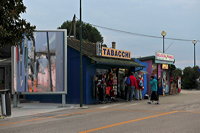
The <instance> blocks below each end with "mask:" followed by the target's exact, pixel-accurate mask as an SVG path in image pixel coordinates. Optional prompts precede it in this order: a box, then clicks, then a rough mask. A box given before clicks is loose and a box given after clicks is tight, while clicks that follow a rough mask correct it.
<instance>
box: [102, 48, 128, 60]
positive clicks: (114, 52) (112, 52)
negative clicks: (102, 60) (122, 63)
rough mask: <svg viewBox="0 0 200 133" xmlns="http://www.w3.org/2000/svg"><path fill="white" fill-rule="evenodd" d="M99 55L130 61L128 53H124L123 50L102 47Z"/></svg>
mask: <svg viewBox="0 0 200 133" xmlns="http://www.w3.org/2000/svg"><path fill="white" fill-rule="evenodd" d="M101 55H102V56H105V57H114V58H123V59H131V52H130V51H124V50H118V49H113V48H106V47H102V52H101Z"/></svg>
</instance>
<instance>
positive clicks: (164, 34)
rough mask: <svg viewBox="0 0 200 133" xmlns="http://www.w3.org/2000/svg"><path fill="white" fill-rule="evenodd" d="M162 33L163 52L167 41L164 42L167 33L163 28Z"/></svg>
mask: <svg viewBox="0 0 200 133" xmlns="http://www.w3.org/2000/svg"><path fill="white" fill-rule="evenodd" d="M161 35H162V36H163V53H165V43H164V40H165V36H166V35H167V33H166V32H165V31H164V30H163V31H162V32H161Z"/></svg>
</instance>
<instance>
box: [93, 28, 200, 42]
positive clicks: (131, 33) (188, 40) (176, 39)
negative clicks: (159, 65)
mask: <svg viewBox="0 0 200 133" xmlns="http://www.w3.org/2000/svg"><path fill="white" fill-rule="evenodd" d="M91 25H92V26H94V27H98V28H102V29H107V30H112V31H116V32H121V33H126V34H130V35H135V36H142V37H150V38H162V37H160V36H153V35H146V34H140V33H133V32H129V31H123V30H118V29H113V28H108V27H104V26H99V25H95V24H91ZM165 39H168V40H175V41H187V42H191V41H192V40H190V39H180V38H168V37H165ZM196 41H197V42H200V40H196Z"/></svg>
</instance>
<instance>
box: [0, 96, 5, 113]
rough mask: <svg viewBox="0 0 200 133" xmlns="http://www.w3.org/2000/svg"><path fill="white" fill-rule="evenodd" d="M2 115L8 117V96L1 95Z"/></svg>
mask: <svg viewBox="0 0 200 133" xmlns="http://www.w3.org/2000/svg"><path fill="white" fill-rule="evenodd" d="M1 110H2V115H4V116H6V94H1Z"/></svg>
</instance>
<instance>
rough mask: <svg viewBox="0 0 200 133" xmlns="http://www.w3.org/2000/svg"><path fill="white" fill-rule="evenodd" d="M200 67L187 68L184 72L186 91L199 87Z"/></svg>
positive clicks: (183, 78) (183, 79)
mask: <svg viewBox="0 0 200 133" xmlns="http://www.w3.org/2000/svg"><path fill="white" fill-rule="evenodd" d="M198 69H199V67H198V66H196V67H193V68H191V67H186V68H185V69H184V70H183V77H182V81H183V88H185V89H196V88H197V87H198V83H197V79H198V78H199V76H200V72H199V71H198Z"/></svg>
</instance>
